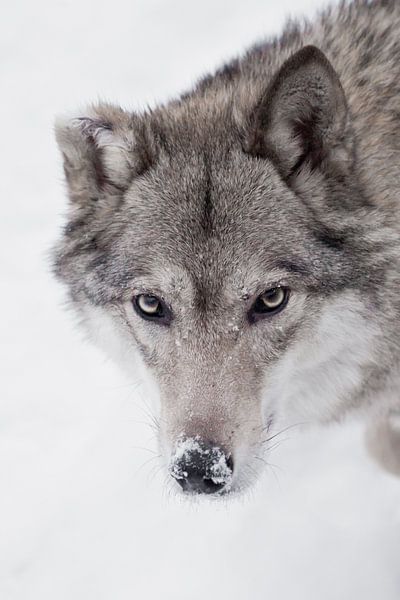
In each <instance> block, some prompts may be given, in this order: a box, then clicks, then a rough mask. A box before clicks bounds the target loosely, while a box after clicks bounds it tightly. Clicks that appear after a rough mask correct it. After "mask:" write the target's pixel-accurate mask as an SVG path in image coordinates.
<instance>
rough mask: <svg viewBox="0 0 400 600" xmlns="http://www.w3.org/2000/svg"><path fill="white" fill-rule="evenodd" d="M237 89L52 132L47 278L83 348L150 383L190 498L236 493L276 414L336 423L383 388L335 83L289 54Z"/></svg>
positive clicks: (347, 121)
mask: <svg viewBox="0 0 400 600" xmlns="http://www.w3.org/2000/svg"><path fill="white" fill-rule="evenodd" d="M246 90H247V92H246V93H244V92H243V89H242V88H241V87H240V81H239V82H238V81H233V82H232V83H230V84H229V85H228V84H224V85H215V86H214V87H213V86H211V87H209V86H204V85H203V86H202V85H200V86H199V88H198V90H197V92H195V93H193V94H189V95H186V96H184V97H182V99H181V100H179V101H176V102H172V103H170V104H169V105H167V106H165V107H161V108H159V109H156V110H154V111H152V112H148V113H146V114H143V115H132V114H128V113H126V112H124V111H123V110H122V109H119V108H117V107H113V106H110V105H100V106H97V107H94V108H91V109H90V110H89V111H88V112H87V113H86V114H82V115H80V116H78V117H76V118H72V119H67V120H65V119H64V120H60V121H59V122H58V123H57V128H56V133H57V139H58V143H59V146H60V149H61V151H62V153H63V156H64V166H65V173H66V180H67V184H68V190H69V196H70V215H69V220H68V224H67V226H66V228H65V231H64V234H63V238H62V240H61V243H60V244H59V246H58V248H57V250H56V253H55V271H56V274H57V276H58V277H59V278H61V279H62V280H63V281H64V282H66V284H67V285H68V287H69V291H70V296H71V299H72V301H73V303H74V305H75V306H76V308H77V310H78V311H79V313H80V315H81V316H82V317H83V321H84V322H85V324H86V325H87V326H88V328H89V329H90V330H91V332H92V334H93V337H94V338H95V339H96V340H98V341H99V342H100V343H101V344H102V345H103V346H104V347H105V348H106V349H107V351H109V352H110V353H111V354H112V355H113V356H114V357H116V358H117V360H119V362H121V363H123V365H124V367H125V368H127V370H128V371H129V372H131V373H132V374H135V372H136V370H137V369H138V368H141V366H144V368H145V370H146V371H147V373H148V375H149V376H150V377H151V379H152V381H153V382H154V383H155V389H156V401H157V403H158V406H159V411H160V417H161V418H160V444H161V448H162V451H163V455H164V457H165V459H166V463H167V465H168V468H169V470H170V473H171V475H172V476H173V477H174V478H175V479H176V480H177V481H178V483H180V485H181V487H182V488H183V489H184V490H185V491H187V492H194V493H200V492H201V493H214V494H215V493H219V494H222V493H225V492H228V491H238V490H240V489H243V488H244V487H245V486H246V485H247V484H248V483H249V482H251V481H252V479H253V478H254V475H255V474H256V473H257V472H258V471H259V464H260V462H261V461H260V460H259V459H260V458H262V453H263V451H264V448H265V445H266V443H267V442H268V439H269V437H270V436H271V432H272V431H273V427H274V425H275V424H276V423H277V422H278V420H279V421H281V420H282V418H286V419H289V420H291V421H292V422H299V421H312V420H329V419H332V418H337V417H338V416H340V415H341V414H342V413H343V412H344V410H345V408H347V409H348V408H349V407H356V406H358V405H359V404H360V402H361V400H362V399H363V398H364V396H365V389H366V381H367V380H368V381H369V382H371V381H378V379H379V369H378V367H377V360H376V354H377V353H379V351H380V346H379V342H378V339H379V334H380V331H381V322H380V320H379V316H377V314H378V313H379V314H380V311H377V307H378V306H379V307H380V310H381V308H382V306H383V305H384V304H385V298H384V297H382V295H381V293H380V290H381V289H382V282H383V281H384V279H385V276H386V265H387V255H386V254H385V252H384V249H383V242H382V239H381V237H380V236H379V235H378V233H377V231H378V230H379V227H380V226H381V224H380V222H379V218H378V217H377V216H376V214H375V213H374V209H373V207H372V206H371V204H370V203H369V202H368V201H367V200H366V199H365V197H364V194H363V190H362V186H361V185H360V182H359V178H358V176H357V161H356V154H355V147H356V140H355V136H354V134H353V131H352V120H351V115H350V113H349V110H348V107H347V102H346V98H345V95H344V92H343V89H342V86H341V84H340V82H339V79H338V77H337V75H336V73H335V71H334V70H333V68H332V66H331V64H330V63H329V62H328V60H327V59H326V58H325V56H324V55H323V54H322V53H321V52H320V51H319V50H317V49H316V48H314V47H305V48H303V49H301V50H300V51H299V52H297V53H295V54H294V55H293V56H292V57H290V58H289V59H288V60H287V61H286V62H285V63H284V64H283V65H282V66H281V68H280V69H279V70H278V71H277V72H276V74H275V75H274V76H273V77H272V78H271V79H270V81H268V80H267V81H266V82H264V89H261V87H260V86H257V85H254V86H253V87H251V89H250V88H246ZM372 214H374V218H373V219H372V218H371V215H372ZM382 227H383V224H382ZM377 248H379V253H378V250H377Z"/></svg>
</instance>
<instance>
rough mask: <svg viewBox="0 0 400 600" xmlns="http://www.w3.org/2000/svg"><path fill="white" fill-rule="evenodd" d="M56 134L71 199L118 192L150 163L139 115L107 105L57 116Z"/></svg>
mask: <svg viewBox="0 0 400 600" xmlns="http://www.w3.org/2000/svg"><path fill="white" fill-rule="evenodd" d="M55 133H56V139H57V143H58V146H59V148H60V150H61V152H62V155H63V158H64V171H65V176H66V180H67V184H68V190H69V195H70V198H71V200H72V202H77V203H80V204H84V203H86V202H88V200H90V199H97V198H98V197H99V196H104V195H107V194H108V195H114V196H115V195H120V194H121V193H122V192H124V191H125V190H126V189H127V188H128V186H129V184H130V182H131V181H132V179H133V177H135V176H137V175H138V174H140V173H141V172H143V171H144V170H145V169H147V168H148V167H149V166H150V165H151V162H152V158H151V151H150V144H149V142H148V140H147V139H146V138H147V136H146V133H145V128H144V125H143V123H142V122H141V120H140V119H139V117H137V116H136V115H132V114H129V113H127V112H125V111H124V110H122V109H121V108H119V107H115V106H112V105H109V104H100V105H98V106H96V107H91V108H89V109H88V110H87V111H85V112H84V113H83V114H81V115H79V116H75V117H60V118H58V119H57V120H56V124H55Z"/></svg>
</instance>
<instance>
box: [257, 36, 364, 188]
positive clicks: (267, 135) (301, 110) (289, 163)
mask: <svg viewBox="0 0 400 600" xmlns="http://www.w3.org/2000/svg"><path fill="white" fill-rule="evenodd" d="M352 145H353V144H352V136H351V131H350V127H349V112H348V107H347V102H346V98H345V94H344V91H343V88H342V85H341V83H340V80H339V77H338V75H337V73H336V71H335V70H334V68H333V66H332V65H331V63H330V62H329V60H328V59H327V58H326V56H325V55H324V54H323V53H322V52H321V51H320V50H319V49H318V48H316V47H315V46H305V47H304V48H302V49H301V50H299V51H298V52H296V53H295V54H294V55H293V56H291V57H290V58H289V59H288V60H287V61H286V62H285V63H284V64H283V66H282V67H281V68H280V70H279V71H278V72H277V74H276V75H275V77H274V78H273V80H272V81H271V83H270V84H269V85H268V87H267V88H266V90H265V92H264V93H263V94H262V96H261V98H260V100H259V102H258V103H257V105H256V107H255V109H254V111H253V115H252V118H251V126H250V135H249V137H248V144H247V148H246V149H247V151H248V152H249V153H250V154H253V155H255V156H259V157H265V158H269V159H270V160H272V161H273V162H274V163H275V164H276V166H277V168H278V169H279V171H280V173H281V174H282V176H283V177H284V178H286V179H288V178H290V177H291V176H292V175H293V174H295V173H296V171H297V170H298V169H300V167H301V166H302V165H303V164H304V163H306V164H307V165H308V166H309V167H310V168H312V169H316V168H323V167H324V166H326V165H327V164H328V163H329V164H333V163H335V164H336V166H337V167H338V168H340V169H342V170H343V169H348V168H349V167H350V166H351V163H352Z"/></svg>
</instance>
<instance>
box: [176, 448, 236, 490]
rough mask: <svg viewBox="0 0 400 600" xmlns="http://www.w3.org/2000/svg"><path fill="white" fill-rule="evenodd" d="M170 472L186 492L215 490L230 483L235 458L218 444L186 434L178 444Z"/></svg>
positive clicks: (226, 486) (221, 488)
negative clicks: (186, 436) (188, 436)
mask: <svg viewBox="0 0 400 600" xmlns="http://www.w3.org/2000/svg"><path fill="white" fill-rule="evenodd" d="M170 473H171V475H172V477H174V479H176V480H177V482H178V483H179V485H180V486H181V487H182V489H183V491H184V492H187V493H189V494H190V493H191V494H215V493H217V492H220V491H221V490H223V489H224V488H227V489H228V487H229V486H230V483H231V481H232V474H233V460H232V456H231V455H227V454H226V453H225V452H224V451H223V450H222V449H221V448H220V447H219V446H217V445H215V444H211V443H208V442H204V441H202V440H200V439H199V438H186V439H184V440H182V441H181V442H180V443H179V444H178V446H177V448H176V451H175V454H174V456H173V457H172V460H171V463H170Z"/></svg>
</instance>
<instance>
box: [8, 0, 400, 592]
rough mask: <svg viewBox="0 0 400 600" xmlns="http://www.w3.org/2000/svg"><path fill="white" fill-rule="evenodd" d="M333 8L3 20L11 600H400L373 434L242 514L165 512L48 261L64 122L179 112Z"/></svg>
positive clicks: (173, 507) (294, 439)
mask: <svg viewBox="0 0 400 600" xmlns="http://www.w3.org/2000/svg"><path fill="white" fill-rule="evenodd" d="M321 5H322V3H321V2H318V1H312V0H302V2H297V1H296V2H295V1H294V0H280V1H279V3H277V2H276V1H275V0H274V1H272V0H263V1H262V0H246V2H238V1H237V0H234V1H233V0H202V1H201V2H199V1H196V2H190V1H189V0H169V1H165V2H161V0H114V1H113V2H108V3H104V2H102V1H100V0H97V1H89V2H83V1H81V2H78V1H77V0H74V1H72V0H63V1H60V0H53V1H51V2H50V0H34V1H28V0H25V1H24V0H19V1H18V0H17V1H16V2H13V3H11V2H9V3H7V4H5V3H4V5H3V6H2V8H1V18H0V57H1V59H0V60H1V62H0V74H1V86H0V90H1V91H0V98H1V100H0V107H1V113H2V114H1V141H0V160H1V163H0V164H1V177H0V193H1V221H0V228H1V230H0V244H1V249H0V260H1V282H2V292H1V296H0V302H1V309H2V310H1V316H2V329H1V337H0V342H1V350H2V356H1V368H2V379H1V382H2V391H1V397H0V486H1V487H0V598H1V600H14V599H18V600H22V599H23V600H47V599H51V600H64V599H65V600H67V599H68V600H71V599H74V600H81V599H82V600H83V599H84V600H92V599H93V600H103V599H104V600H125V599H130V600H132V599H135V600H136V599H137V600H156V599H157V600H159V599H161V600H164V599H165V600H167V599H171V600H172V599H173V600H197V599H200V598H211V599H214V598H222V599H223V600H225V599H231V598H232V599H235V600H236V599H246V600H247V599H251V600H263V599H273V600H289V599H290V600H306V599H307V600H322V599H323V600H339V599H340V600H347V599H351V600H353V599H354V600H355V599H357V600H358V599H361V598H362V599H363V600H378V599H379V600H398V599H399V597H400V558H399V557H400V481H399V480H396V479H395V478H393V477H391V476H389V475H386V474H385V473H383V472H381V471H380V470H379V469H378V468H377V467H376V466H375V465H374V464H372V463H371V462H370V461H369V460H368V457H367V456H366V453H365V451H364V448H363V445H362V428H361V425H360V424H352V423H348V424H346V425H344V426H341V427H334V428H329V429H323V430H319V431H316V432H309V433H306V434H301V435H300V434H297V433H296V432H295V431H293V432H291V433H290V434H288V435H287V436H286V437H287V438H290V439H287V440H286V442H285V443H283V444H281V446H280V447H279V448H277V449H276V450H275V451H274V453H273V455H272V457H271V461H272V462H274V463H275V464H276V465H277V467H276V469H275V475H274V474H273V473H267V474H266V475H265V477H264V478H263V479H262V481H261V482H260V484H259V486H258V487H256V488H255V489H254V491H253V493H252V494H251V495H250V496H249V497H246V498H245V499H242V500H240V501H235V502H231V503H227V504H215V503H209V502H205V503H203V502H202V503H200V504H195V505H194V504H192V503H188V502H183V501H182V500H179V499H178V498H176V497H175V496H170V495H168V493H167V491H166V489H167V488H166V486H165V475H164V474H163V473H160V472H158V473H157V464H158V463H157V460H156V459H155V460H150V462H147V461H149V459H151V458H152V457H153V456H154V454H153V452H155V450H156V444H155V440H154V438H153V437H152V431H151V429H150V428H149V427H148V426H147V425H146V423H149V422H150V419H149V417H148V414H147V413H148V408H147V407H146V398H143V397H142V396H141V393H140V384H137V385H131V384H130V383H129V382H128V381H127V380H125V379H124V378H123V377H122V375H121V374H120V373H119V372H117V370H116V369H114V367H113V366H112V365H111V364H109V363H108V362H107V361H106V360H105V359H104V357H103V356H102V355H101V354H100V353H99V352H98V351H97V350H95V349H94V348H92V347H90V346H88V345H87V344H86V342H84V340H83V339H82V335H81V332H80V331H79V329H78V328H77V327H76V324H75V321H74V319H73V317H72V315H70V314H69V313H68V312H67V311H65V309H64V308H63V291H62V290H61V289H60V287H59V286H58V285H57V284H55V283H54V282H53V281H52V279H51V277H50V275H49V269H48V264H47V259H46V252H48V248H49V247H50V246H51V244H52V242H53V241H54V239H55V237H56V235H57V231H58V229H59V226H60V223H61V215H62V213H63V211H64V207H65V200H64V187H63V183H62V170H61V163H60V157H59V155H58V153H57V150H56V147H55V143H54V140H53V132H52V124H53V120H54V115H55V114H56V113H59V112H63V111H66V110H67V111H70V110H71V109H74V108H76V107H80V106H82V105H84V104H85V103H86V102H90V101H92V100H96V99H97V98H99V97H101V98H104V99H108V100H114V101H116V102H118V103H121V104H122V105H123V106H125V107H129V108H140V107H144V106H146V105H147V104H154V103H155V102H156V101H157V100H165V99H167V98H169V97H171V96H173V95H174V94H176V93H177V92H178V91H181V90H183V89H185V88H187V87H188V86H189V85H191V83H192V82H193V81H194V80H195V79H196V78H197V77H199V76H200V75H201V74H203V73H205V72H206V71H207V70H209V69H210V68H213V67H215V66H217V65H218V64H219V63H220V62H221V61H223V60H225V59H227V58H229V57H230V56H233V55H235V54H237V53H238V52H240V51H241V50H243V49H244V48H245V47H246V45H248V44H251V43H253V42H254V41H256V40H257V39H258V38H259V37H262V36H263V35H266V34H270V33H273V32H277V31H279V29H280V27H281V26H282V23H283V18H284V15H288V14H289V13H290V14H297V13H301V12H304V13H312V12H313V11H314V9H315V7H318V6H321ZM133 375H134V374H133Z"/></svg>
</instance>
